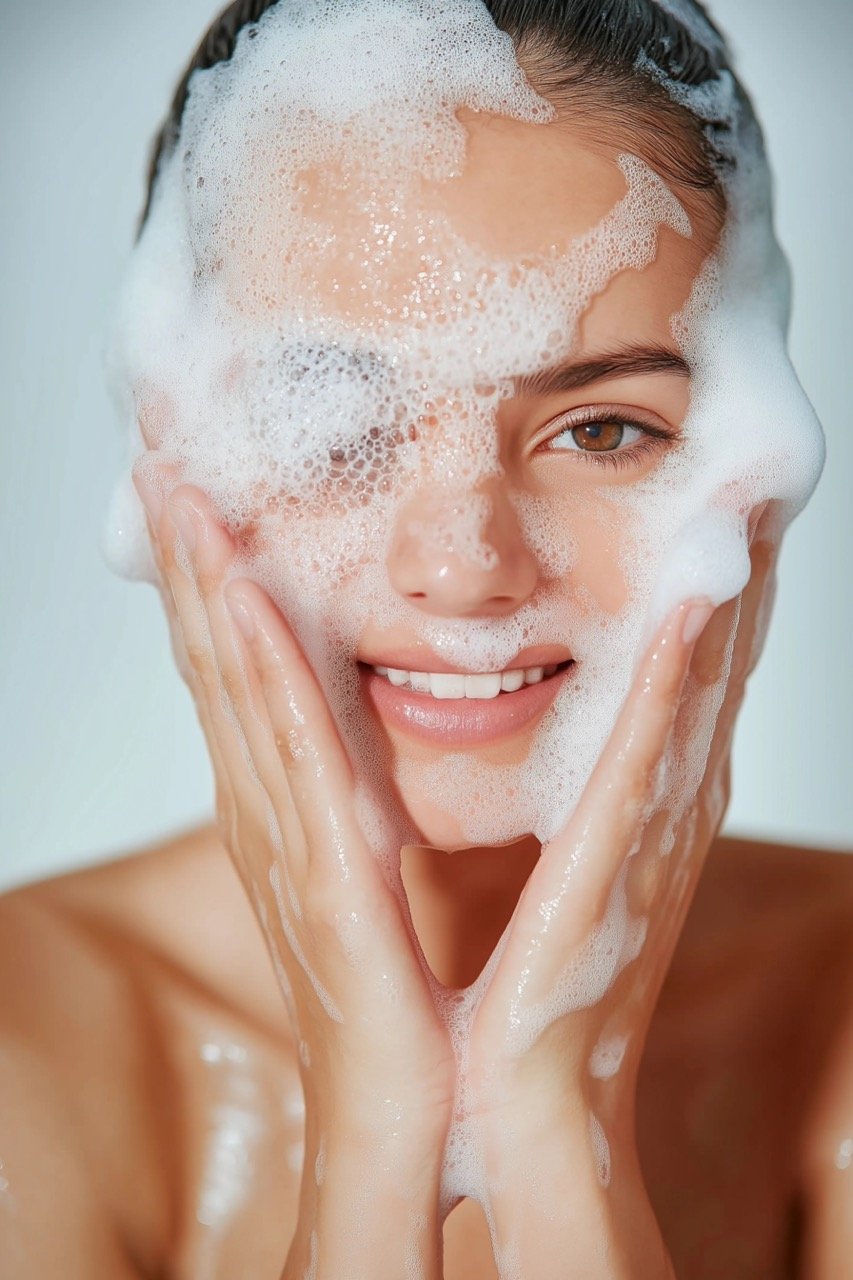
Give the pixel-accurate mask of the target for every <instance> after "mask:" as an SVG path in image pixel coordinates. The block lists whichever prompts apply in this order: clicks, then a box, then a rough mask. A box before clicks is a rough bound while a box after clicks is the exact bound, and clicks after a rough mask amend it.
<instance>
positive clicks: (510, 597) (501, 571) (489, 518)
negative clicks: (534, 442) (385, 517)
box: [388, 481, 540, 618]
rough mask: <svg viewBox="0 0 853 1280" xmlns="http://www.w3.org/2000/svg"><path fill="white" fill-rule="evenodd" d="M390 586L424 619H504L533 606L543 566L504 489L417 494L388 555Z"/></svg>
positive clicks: (494, 486)
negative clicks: (527, 604)
mask: <svg viewBox="0 0 853 1280" xmlns="http://www.w3.org/2000/svg"><path fill="white" fill-rule="evenodd" d="M388 575H389V577H390V580H391V585H392V586H393V587H394V589H395V591H397V592H398V593H399V594H400V595H401V596H403V597H404V598H405V599H406V600H408V601H409V603H411V604H413V605H415V607H416V608H418V609H421V610H423V612H424V613H430V614H434V615H436V616H438V617H445V618H451V617H500V616H505V615H507V614H510V613H513V612H514V611H515V610H516V609H518V608H519V606H520V605H522V604H524V602H525V601H526V600H528V599H529V598H530V596H531V595H532V594H533V592H534V591H535V589H536V586H537V584H538V582H539V577H540V567H539V563H538V561H537V560H536V558H535V557H534V555H533V553H532V552H531V550H530V548H529V547H528V546H527V543H526V542H525V540H524V537H523V535H522V530H521V526H520V524H519V521H518V516H517V513H516V510H515V507H514V506H513V503H512V501H511V499H510V495H509V493H508V491H507V488H506V485H505V484H504V483H501V482H500V481H495V482H494V483H491V484H484V485H482V486H481V487H479V488H478V489H476V490H475V491H468V492H460V493H453V492H447V491H441V490H439V491H438V492H436V491H432V492H425V491H422V490H421V491H419V492H418V493H417V494H416V495H415V496H414V497H413V498H412V499H410V501H409V502H407V503H406V504H405V506H403V507H402V508H401V509H400V511H399V512H398V515H397V519H396V523H395V527H394V532H393V536H392V541H391V548H390V551H389V555H388Z"/></svg>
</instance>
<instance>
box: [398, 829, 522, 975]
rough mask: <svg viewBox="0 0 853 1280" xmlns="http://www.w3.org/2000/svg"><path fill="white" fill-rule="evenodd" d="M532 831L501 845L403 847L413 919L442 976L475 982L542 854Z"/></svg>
mask: <svg viewBox="0 0 853 1280" xmlns="http://www.w3.org/2000/svg"><path fill="white" fill-rule="evenodd" d="M539 848H540V846H539V842H538V841H537V840H535V839H534V838H533V837H532V836H528V837H526V838H525V839H524V840H520V841H517V842H516V843H515V844H511V845H504V846H501V847H500V848H496V849H492V848H475V849H463V850H459V851H457V852H455V853H443V852H442V851H441V850H438V849H426V848H415V847H408V848H405V849H404V850H403V861H402V875H403V883H404V885H405V888H406V894H407V896H408V899H409V907H410V910H411V913H412V921H413V923H414V926H415V930H416V931H417V935H418V938H419V939H420V943H421V946H422V948H423V951H424V955H425V956H426V959H427V963H428V964H429V966H430V968H431V969H432V971H433V973H434V974H435V976H436V977H437V978H438V980H439V982H442V983H444V985H445V986H448V987H454V988H460V987H466V986H468V985H470V983H472V982H473V981H474V980H475V978H476V977H477V975H478V974H479V972H480V970H481V969H482V968H483V965H484V964H485V963H486V961H487V960H488V958H489V956H490V955H491V953H492V951H493V949H494V946H495V944H496V942H497V941H498V938H499V937H500V935H501V933H502V932H503V930H504V928H505V927H506V924H507V922H508V921H509V919H510V916H511V915H512V913H513V911H514V910H515V906H516V903H517V902H518V899H519V896H520V894H521V891H522V889H523V888H524V886H525V884H526V882H527V879H528V876H529V875H530V873H531V871H532V870H533V868H534V866H535V865H536V862H537V859H538V857H539Z"/></svg>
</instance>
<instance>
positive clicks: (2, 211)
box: [0, 0, 853, 884]
mask: <svg viewBox="0 0 853 1280" xmlns="http://www.w3.org/2000/svg"><path fill="white" fill-rule="evenodd" d="M712 7H713V9H714V12H715V14H716V15H717V17H718V19H719V20H720V21H721V22H722V24H723V25H724V26H725V27H726V28H727V29H728V30H729V32H730V34H731V36H732V39H733V42H734V45H735V48H736V50H737V51H738V53H739V55H740V66H741V68H742V71H743V74H744V77H745V79H746V83H747V84H748V85H749V86H750V87H751V88H752V89H753V91H754V93H755V97H756V99H757V102H758V105H759V109H760V114H761V115H762V117H763V119H764V121H765V124H766V129H767V134H768V139H769V147H770V153H771V157H772V160H773V162H774V166H775V169H776V172H777V175H778V208H779V219H778V220H779V227H780V232H781V237H782V240H783V243H784V244H785V245H786V246H787V248H788V250H789V252H790V255H791V257H792V259H793V264H794V275H795V282H796V291H795V319H794V329H793V351H794V356H795V360H796V363H797V365H798V368H799V370H800V373H801V377H802V380H803V382H804V384H805V386H806V388H807V390H808V391H809V393H810V394H811V396H812V398H813V400H814V402H815V404H816V406H817V409H818V412H819V414H820V416H821V417H822V419H823V421H824V423H825V426H826V430H827V435H828V439H829V447H830V462H829V467H828V470H827V473H826V475H825V477H824V479H823V482H822V484H821V487H820V490H819V491H818V496H817V497H816V498H815V500H814V501H813V503H812V505H811V507H810V508H809V509H808V511H807V512H806V514H805V515H804V516H802V517H801V519H800V521H799V522H798V524H797V525H796V526H795V527H794V529H793V531H792V532H791V534H790V535H789V538H788V543H787V548H786V551H785V554H784V557H783V561H782V573H781V589H780V596H779V602H778V607H777V615H776V619H775V623H774V627H773V631H772V634H771V640H770V644H769V648H768V651H767V653H766V655H765V657H764V659H763V663H762V666H761V667H760V669H759V672H758V674H757V676H756V677H755V678H754V681H753V685H752V688H751V690H750V694H749V699H748V703H747V707H746V710H745V713H744V716H743V719H742V721H741V726H740V731H739V736H738V741H737V751H736V772H735V794H734V802H733V805H732V809H731V818H730V828H731V829H733V830H737V831H740V832H743V833H747V834H763V835H768V836H774V837H779V838H782V839H786V840H789V841H803V842H807V843H810V844H824V845H830V846H832V845H835V846H838V845H844V846H849V844H850V840H851V835H853V782H851V779H850V777H849V774H850V767H851V764H853V750H851V746H853V731H851V696H850V690H851V673H850V662H851V657H850V637H851V634H853V609H851V593H850V587H849V574H850V567H849V559H850V557H849V554H848V552H849V547H850V544H851V533H853V517H851V510H853V501H851V497H850V480H851V476H853V433H851V423H850V417H851V415H850V411H849V395H850V390H849V385H850V374H851V355H850V340H851V334H853V307H851V302H850V288H851V234H850V224H851V219H850V200H851V185H850V176H849V170H850V162H851V155H850V146H849V128H850V120H851V119H853V76H851V74H850V61H849V60H850V50H851V48H853V4H850V0H809V3H808V4H807V3H805V0H801V2H798V0H748V3H744V0H717V3H716V4H713V5H712ZM214 12H215V6H214V4H213V3H211V2H210V0H180V3H177V4H176V3H175V0H145V3H144V4H138V5H137V4H119V3H116V0H79V2H78V3H74V2H73V0H62V2H60V0H30V2H29V3H28V4H26V5H23V4H20V3H17V2H16V3H11V2H10V0H0V13H2V51H0V59H2V66H0V119H2V122H3V128H2V134H0V148H2V155H0V161H2V164H0V174H1V175H2V177H0V182H2V190H3V198H2V208H0V254H2V273H0V287H2V294H0V296H1V297H2V304H3V305H2V320H0V323H2V334H0V365H1V366H2V368H0V388H2V394H3V410H2V419H0V446H1V447H2V459H0V522H2V548H3V561H2V572H1V573H0V579H1V580H2V596H3V601H2V618H1V619H0V627H2V631H0V682H1V683H0V688H2V693H0V725H1V726H2V741H0V787H2V820H1V821H2V825H1V826H0V841H1V842H2V844H1V845H0V883H6V884H11V883H14V882H17V881H21V880H25V879H29V878H34V877H37V876H41V875H44V874H46V873H49V872H54V871H57V870H60V869H63V868H67V867H71V866H75V865H79V864H82V863H84V862H88V861H95V860H97V859H100V858H104V857H111V856H113V855H114V854H116V853H117V852H121V851H123V850H127V849H129V848H131V847H133V846H135V845H138V844H141V843H143V842H145V841H148V840H151V839H152V838H155V837H158V836H161V835H164V834H166V833H168V832H170V831H173V830H174V829H176V828H179V827H182V826H185V825H188V824H190V823H191V822H193V821H195V820H196V819H198V818H200V817H202V816H203V815H205V814H206V813H208V812H209V811H210V808H211V783H210V776H209V769H208V765H207V760H206V756H205V751H204V747H203V743H202V740H201V736H200V732H199V730H198V729H197V727H196V723H195V719H194V715H193V712H192V707H191V704H190V700H189V696H188V694H187V693H186V692H185V691H184V689H183V686H182V685H181V684H180V682H179V680H178V678H177V675H176V674H175V673H174V672H173V669H172V664H171V657H170V654H169V651H168V644H167V636H166V628H165V623H164V620H163V619H162V618H161V615H160V610H159V603H158V602H157V600H156V597H155V594H154V592H153V590H152V589H151V588H150V587H145V586H134V585H129V584H127V583H124V582H121V581H119V580H117V579H115V578H113V577H111V576H110V574H109V573H108V572H107V570H106V568H105V567H104V565H103V563H102V561H101V559H100V556H99V550H98V540H99V533H100V528H101V523H102V517H103V512H104V509H105V506H106V502H107V498H108V494H109V492H110V489H111V485H112V481H113V479H114V477H115V475H116V474H117V472H118V470H119V468H120V466H121V461H122V440H121V437H120V434H119V432H118V429H117V427H116V426H115V424H114V422H113V419H112V415H111V409H110V406H109V403H108V401H107V397H106V393H105V390H104V386H103V379H102V372H101V353H102V348H103V345H104V332H105V328H106V324H107V319H108V316H109V312H110V306H111V303H112V300H113V297H114V294H115V290H116V286H117V282H118V279H119V275H120V272H121V269H122V263H123V260H124V258H125V255H126V252H127V250H128V247H129V244H130V240H131V234H132V228H133V227H134V224H135V219H136V216H137V213H138V210H139V205H140V201H141V199H142V173H143V167H144V162H145V158H146V155H147V147H148V140H149V137H150V135H151V134H152V132H153V130H154V126H155V124H156V123H157V122H158V121H159V120H160V118H161V116H162V114H163V112H164V111H165V108H166V105H167V102H168V101H169V99H170V97H171V93H172V89H173V85H174V82H175V80H176V78H177V75H178V73H179V72H180V71H181V69H182V67H183V65H184V63H185V61H186V59H187V57H188V56H189V54H190V52H191V50H192V49H193V48H194V47H195V43H196V41H197V39H198V38H199V36H200V35H201V33H202V30H203V28H204V27H205V26H206V24H207V22H208V20H209V19H210V18H211V17H212V16H213V14H214ZM845 578H846V580H845Z"/></svg>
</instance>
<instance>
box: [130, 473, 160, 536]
mask: <svg viewBox="0 0 853 1280" xmlns="http://www.w3.org/2000/svg"><path fill="white" fill-rule="evenodd" d="M133 484H134V488H135V489H136V492H137V493H138V494H139V498H140V501H141V503H142V505H143V506H144V508H145V510H146V511H147V512H148V515H149V516H150V518H151V523H152V524H155V525H156V524H157V522H158V521H159V519H160V514H161V512H162V510H163V499H162V497H161V496H160V494H159V493H158V492H157V490H156V489H155V488H154V485H153V484H152V483H151V481H150V480H148V479H146V477H145V476H141V475H134V476H133Z"/></svg>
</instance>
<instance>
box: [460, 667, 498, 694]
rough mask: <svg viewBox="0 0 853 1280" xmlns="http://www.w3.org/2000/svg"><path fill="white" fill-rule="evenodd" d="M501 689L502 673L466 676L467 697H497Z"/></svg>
mask: <svg viewBox="0 0 853 1280" xmlns="http://www.w3.org/2000/svg"><path fill="white" fill-rule="evenodd" d="M500 691H501V673H500V672H499V671H498V672H496V673H495V674H489V675H481V676H466V677H465V697H466V698H482V699H486V698H496V697H497V696H498V694H499V693H500Z"/></svg>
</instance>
